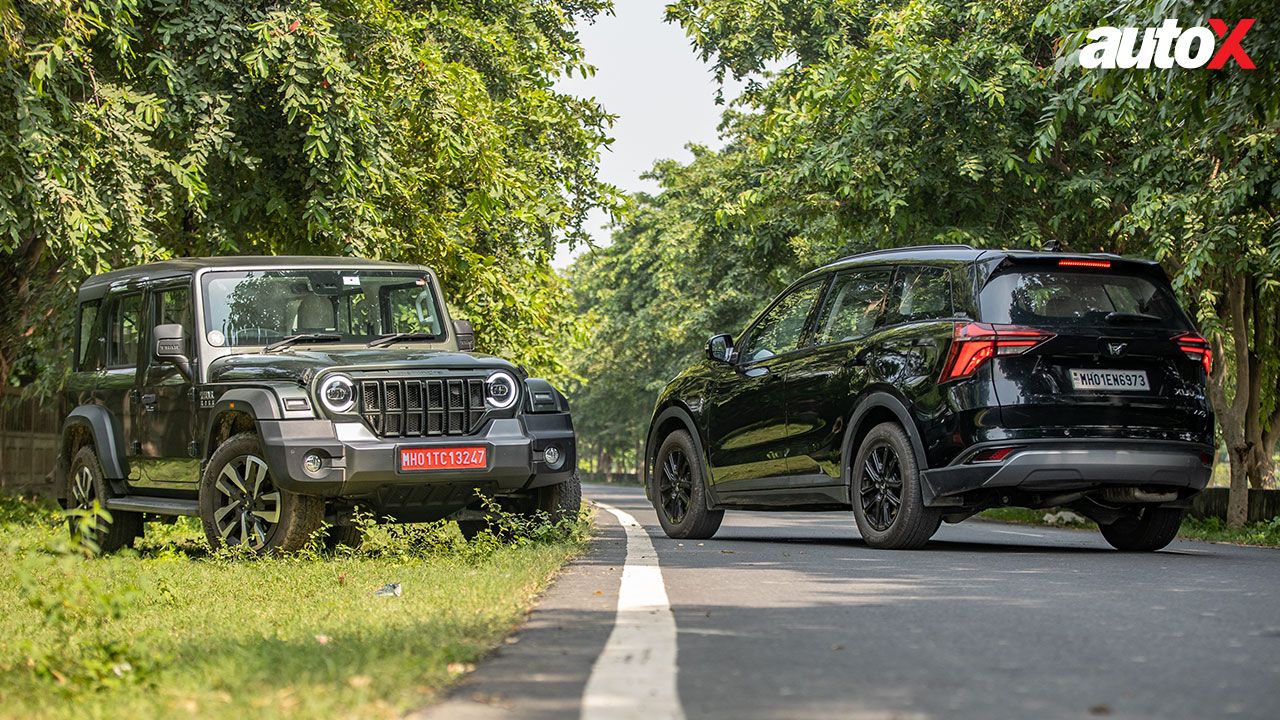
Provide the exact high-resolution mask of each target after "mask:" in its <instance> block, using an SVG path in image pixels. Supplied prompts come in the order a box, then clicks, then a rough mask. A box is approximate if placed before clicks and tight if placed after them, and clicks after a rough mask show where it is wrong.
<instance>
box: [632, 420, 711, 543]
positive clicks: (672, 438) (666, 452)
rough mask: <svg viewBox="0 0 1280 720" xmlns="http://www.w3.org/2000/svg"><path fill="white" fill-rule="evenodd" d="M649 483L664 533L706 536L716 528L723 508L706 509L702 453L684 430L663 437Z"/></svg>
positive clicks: (687, 537)
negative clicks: (700, 453) (699, 452)
mask: <svg viewBox="0 0 1280 720" xmlns="http://www.w3.org/2000/svg"><path fill="white" fill-rule="evenodd" d="M650 483H651V487H650V488H649V493H650V495H651V496H652V497H653V509H654V510H656V511H657V513H658V522H659V523H661V525H662V530H663V532H665V533H666V534H667V537H670V538H677V539H680V540H706V539H707V538H710V537H711V536H713V535H715V534H716V531H717V530H719V529H720V523H721V522H723V521H724V511H723V510H708V509H707V485H706V476H705V474H704V472H703V465H702V457H701V456H700V455H699V454H698V450H697V446H695V445H694V444H693V436H691V435H689V433H688V432H686V431H684V430H677V431H675V432H673V433H671V434H670V435H668V436H667V437H666V438H664V439H663V441H662V445H660V446H659V447H658V454H657V456H656V457H655V458H654V463H653V474H652V478H651V479H650Z"/></svg>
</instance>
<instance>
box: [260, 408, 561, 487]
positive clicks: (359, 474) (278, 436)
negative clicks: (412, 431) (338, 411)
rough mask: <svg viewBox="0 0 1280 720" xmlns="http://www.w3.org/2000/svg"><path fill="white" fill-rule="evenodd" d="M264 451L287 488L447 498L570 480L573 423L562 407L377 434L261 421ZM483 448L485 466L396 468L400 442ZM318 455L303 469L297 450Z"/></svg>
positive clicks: (347, 426) (354, 426)
mask: <svg viewBox="0 0 1280 720" xmlns="http://www.w3.org/2000/svg"><path fill="white" fill-rule="evenodd" d="M258 430H259V433H260V434H261V437H262V444H263V454H264V455H266V458H265V459H266V461H267V465H268V467H270V469H271V475H272V478H273V479H274V480H275V482H276V484H277V485H278V486H279V487H281V488H283V489H285V490H288V491H290V492H296V493H299V494H303V495H317V496H321V497H330V498H336V497H340V498H352V499H357V498H367V497H376V498H379V499H380V500H379V502H377V503H375V504H376V505H386V504H388V501H389V500H393V501H394V502H391V504H394V505H399V506H415V505H446V504H457V503H458V502H464V503H465V502H467V501H470V500H474V499H475V492H474V491H475V490H476V489H483V490H485V491H486V492H490V493H504V492H512V491H517V490H526V489H530V488H535V487H542V486H545V485H554V484H556V483H560V482H564V481H565V480H568V479H569V478H570V477H571V476H572V475H573V473H574V471H575V469H576V468H577V449H576V443H575V439H574V433H573V423H572V421H571V420H570V418H569V414H568V413H541V414H534V413H528V414H525V415H521V416H518V417H514V418H498V419H493V420H490V421H489V422H488V423H487V424H486V425H485V427H484V428H482V429H481V431H480V432H479V433H476V434H472V435H466V436H447V437H424V438H379V437H377V436H376V435H374V434H373V433H372V432H370V431H369V429H368V428H367V427H365V426H364V425H363V424H362V423H359V422H344V423H334V422H331V421H329V420H277V421H260V422H259V427H258ZM552 444H554V445H556V446H557V447H558V448H559V449H560V451H561V455H562V459H561V461H560V463H559V465H558V466H557V467H554V468H553V467H551V466H550V465H549V464H548V463H547V462H546V458H545V450H546V448H547V447H548V446H549V445H552ZM462 446H466V447H475V446H483V447H485V448H486V450H487V452H486V466H485V467H484V468H476V469H465V470H429V471H417V472H402V471H401V470H400V469H399V455H400V453H399V448H407V447H414V448H446V447H462ZM310 453H316V454H318V455H320V456H321V457H322V458H324V464H323V467H322V468H321V470H320V472H318V473H315V474H309V473H307V471H306V470H304V469H303V465H302V463H303V458H304V457H306V456H307V455H308V454H310Z"/></svg>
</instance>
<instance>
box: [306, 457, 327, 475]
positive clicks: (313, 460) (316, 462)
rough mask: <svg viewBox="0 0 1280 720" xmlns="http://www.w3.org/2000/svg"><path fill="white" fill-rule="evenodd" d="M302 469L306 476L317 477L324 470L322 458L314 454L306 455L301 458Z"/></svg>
mask: <svg viewBox="0 0 1280 720" xmlns="http://www.w3.org/2000/svg"><path fill="white" fill-rule="evenodd" d="M302 469H303V470H306V471H307V474H308V475H319V474H320V471H321V470H323V469H324V458H322V457H320V456H319V455H317V454H315V453H307V454H306V455H305V456H304V457H303V458H302Z"/></svg>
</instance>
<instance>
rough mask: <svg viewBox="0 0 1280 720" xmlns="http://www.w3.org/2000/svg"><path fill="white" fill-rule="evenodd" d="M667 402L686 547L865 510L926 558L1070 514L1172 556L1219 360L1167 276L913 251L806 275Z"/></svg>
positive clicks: (1196, 480)
mask: <svg viewBox="0 0 1280 720" xmlns="http://www.w3.org/2000/svg"><path fill="white" fill-rule="evenodd" d="M706 354H707V357H706V359H705V360H703V361H702V362H700V363H698V364H696V365H694V366H692V367H690V368H688V369H687V370H685V371H684V372H683V373H681V374H680V375H679V376H678V377H676V379H674V380H673V381H671V383H670V384H668V385H667V387H666V389H665V390H664V391H663V392H662V394H661V395H660V396H659V398H658V403H657V407H656V409H655V412H654V416H653V421H652V423H651V425H650V429H649V435H648V443H647V450H646V458H645V460H646V462H645V478H644V479H645V488H646V492H647V493H648V495H649V497H650V499H651V500H652V501H653V504H654V507H655V508H656V509H657V511H658V518H659V520H660V521H661V523H662V527H663V529H664V530H665V531H666V532H667V534H668V535H669V536H671V537H678V538H706V537H710V536H711V535H713V534H714V533H715V532H716V529H717V528H718V527H719V525H720V521H721V518H722V517H723V515H724V510H725V509H727V508H735V509H744V510H841V509H848V508H850V507H852V509H853V513H854V517H855V519H856V520H857V524H858V530H859V531H860V532H861V534H862V537H863V538H864V539H865V541H866V542H867V544H869V545H871V546H873V547H883V548H916V547H920V546H922V545H924V544H925V543H926V542H927V541H928V540H929V538H930V537H931V536H932V535H933V534H934V532H936V531H937V529H938V525H939V523H940V522H941V521H943V520H946V521H948V522H959V521H961V520H963V519H965V518H967V517H969V516H971V515H973V514H974V513H977V512H979V511H981V510H983V509H985V508H990V507H995V506H1003V505H1020V506H1024V507H1032V508H1043V507H1052V506H1058V507H1067V508H1071V509H1072V510H1075V511H1076V512H1078V513H1080V514H1082V515H1084V516H1086V517H1088V518H1090V519H1092V520H1094V521H1096V522H1097V523H1098V525H1099V526H1100V527H1101V530H1102V534H1103V536H1104V537H1105V538H1106V539H1107V541H1108V542H1110V543H1111V544H1112V545H1113V546H1115V547H1117V548H1119V549H1122V550H1156V549H1159V548H1161V547H1164V546H1165V545H1167V544H1168V543H1169V542H1170V540H1172V539H1173V537H1174V535H1175V534H1176V533H1177V530H1178V526H1179V524H1180V523H1181V520H1182V515H1183V512H1184V508H1185V507H1186V505H1187V503H1188V498H1189V497H1190V496H1192V495H1194V494H1195V493H1197V492H1199V491H1200V490H1202V489H1203V488H1204V487H1205V485H1206V484H1207V483H1208V480H1209V475H1210V466H1211V463H1212V460H1213V455H1212V453H1213V439H1214V437H1213V432H1214V427H1213V413H1212V410H1211V408H1210V406H1209V403H1208V401H1207V399H1206V397H1205V382H1206V378H1207V374H1208V372H1209V368H1210V363H1211V362H1212V356H1211V352H1210V349H1209V345H1208V343H1206V342H1205V340H1204V338H1202V337H1201V336H1200V335H1198V334H1196V332H1195V328H1194V326H1193V325H1192V323H1191V321H1190V319H1189V318H1188V317H1187V315H1186V314H1185V313H1184V312H1183V311H1182V310H1181V308H1179V306H1178V303H1177V301H1176V300H1175V298H1174V294H1173V291H1172V289H1171V288H1170V286H1169V282H1168V279H1167V277H1166V276H1165V274H1164V272H1163V271H1162V270H1161V269H1160V267H1159V265H1157V264H1155V263H1153V262H1147V261H1142V260H1132V259H1127V258H1122V257H1119V256H1115V255H1067V254H1059V253H1051V252H1025V251H1011V250H976V249H973V248H969V247H965V246H935V247H918V248H903V249H898V250H890V251H882V252H872V253H866V254H862V255H855V256H852V257H848V258H845V259H843V260H840V261H838V262H836V263H833V264H831V265H828V266H826V267H823V268H819V269H818V270H815V271H813V272H811V273H809V274H808V275H805V276H804V277H802V278H800V279H799V280H798V281H796V282H795V283H794V284H792V285H791V286H790V287H789V288H787V290H786V291H784V292H783V293H782V294H781V295H779V296H778V298H777V299H775V300H774V301H773V303H772V304H771V305H769V307H768V308H767V309H766V310H765V311H764V312H763V313H761V314H760V315H759V316H758V317H757V318H756V319H755V320H754V321H753V322H752V323H751V324H750V325H748V326H747V329H746V330H745V331H744V332H743V333H742V334H741V335H740V336H739V337H738V340H737V342H734V340H733V338H731V337H730V336H728V335H716V336H714V337H712V338H711V340H710V341H709V342H708V343H707V353H706Z"/></svg>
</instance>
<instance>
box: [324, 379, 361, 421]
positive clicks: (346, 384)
mask: <svg viewBox="0 0 1280 720" xmlns="http://www.w3.org/2000/svg"><path fill="white" fill-rule="evenodd" d="M320 402H321V403H323V404H324V406H325V408H326V409H328V410H329V412H335V413H344V412H347V411H348V410H350V409H351V408H352V406H353V405H355V404H356V386H355V385H354V384H353V383H352V382H351V378H349V377H347V376H346V375H330V376H329V377H327V378H325V381H324V382H323V383H321V384H320Z"/></svg>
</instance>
